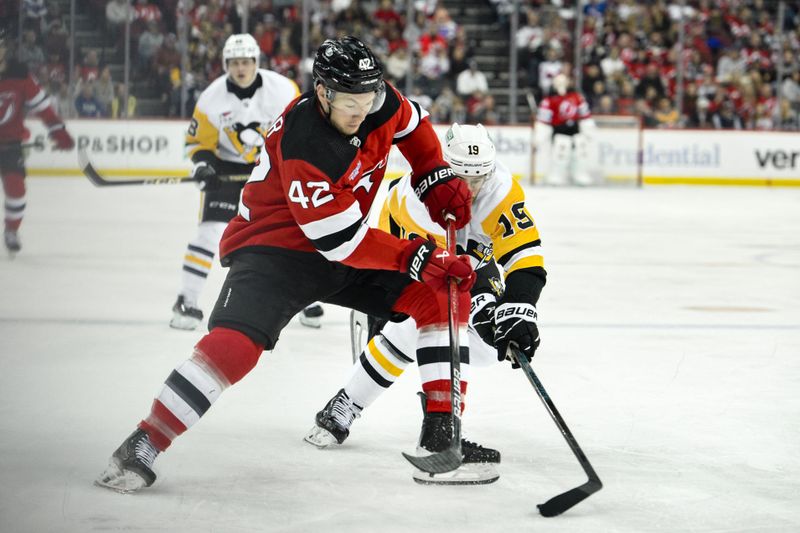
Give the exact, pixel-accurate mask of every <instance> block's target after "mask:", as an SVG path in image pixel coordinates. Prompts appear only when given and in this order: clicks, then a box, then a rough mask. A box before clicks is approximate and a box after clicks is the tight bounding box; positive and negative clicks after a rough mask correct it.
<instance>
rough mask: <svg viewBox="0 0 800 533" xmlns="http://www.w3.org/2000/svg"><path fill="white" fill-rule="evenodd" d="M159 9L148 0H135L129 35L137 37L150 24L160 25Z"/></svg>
mask: <svg viewBox="0 0 800 533" xmlns="http://www.w3.org/2000/svg"><path fill="white" fill-rule="evenodd" d="M161 18H162V15H161V8H159V7H158V6H157V5H156V4H154V3H151V2H149V1H148V0H136V4H135V5H134V6H133V25H132V27H131V34H132V35H133V36H134V37H137V36H138V35H139V34H141V33H142V32H143V31H144V30H145V28H146V27H147V25H148V24H149V23H150V22H156V23H161Z"/></svg>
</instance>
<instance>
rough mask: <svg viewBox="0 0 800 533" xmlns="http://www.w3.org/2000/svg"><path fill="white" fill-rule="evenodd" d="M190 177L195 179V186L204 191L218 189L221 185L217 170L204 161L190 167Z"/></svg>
mask: <svg viewBox="0 0 800 533" xmlns="http://www.w3.org/2000/svg"><path fill="white" fill-rule="evenodd" d="M192 179H194V180H196V181H197V187H198V188H199V189H200V190H201V191H204V192H209V191H216V190H219V188H220V186H221V185H222V183H221V182H220V179H219V176H217V171H216V170H214V167H212V166H211V165H209V164H208V163H207V162H206V161H200V162H199V163H195V165H194V168H192Z"/></svg>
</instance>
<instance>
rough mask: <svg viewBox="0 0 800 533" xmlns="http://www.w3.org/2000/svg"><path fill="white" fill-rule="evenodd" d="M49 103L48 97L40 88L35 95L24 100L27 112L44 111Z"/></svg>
mask: <svg viewBox="0 0 800 533" xmlns="http://www.w3.org/2000/svg"><path fill="white" fill-rule="evenodd" d="M49 105H50V98H48V96H47V93H46V92H44V91H43V90H40V91H39V92H38V93H36V96H34V97H33V98H31V99H30V100H28V101H27V102H25V110H26V111H27V112H28V113H38V112H40V111H44V110H45V109H46V108H47V106H49Z"/></svg>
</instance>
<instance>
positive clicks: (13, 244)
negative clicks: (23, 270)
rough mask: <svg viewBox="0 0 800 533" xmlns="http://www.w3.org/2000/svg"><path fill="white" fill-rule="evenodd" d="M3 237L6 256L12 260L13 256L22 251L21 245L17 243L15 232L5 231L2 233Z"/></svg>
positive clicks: (17, 238) (17, 237) (17, 236)
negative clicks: (6, 251)
mask: <svg viewBox="0 0 800 533" xmlns="http://www.w3.org/2000/svg"><path fill="white" fill-rule="evenodd" d="M3 237H4V238H5V242H6V250H8V255H9V256H11V258H12V259H13V258H14V256H15V255H16V254H17V253H19V251H20V250H22V243H21V242H20V241H19V235H17V232H16V231H12V230H9V229H7V230H5V232H4V233H3Z"/></svg>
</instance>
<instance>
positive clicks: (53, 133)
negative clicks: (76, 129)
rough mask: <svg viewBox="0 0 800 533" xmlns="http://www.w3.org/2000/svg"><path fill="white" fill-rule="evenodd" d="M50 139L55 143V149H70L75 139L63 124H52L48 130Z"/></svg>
mask: <svg viewBox="0 0 800 533" xmlns="http://www.w3.org/2000/svg"><path fill="white" fill-rule="evenodd" d="M48 135H49V137H50V139H52V141H53V142H54V143H55V145H56V150H72V148H73V147H74V146H75V141H74V140H72V136H71V135H70V134H69V132H67V129H66V128H65V127H64V125H63V124H58V125H57V126H53V127H52V128H51V129H50V131H49V132H48Z"/></svg>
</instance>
